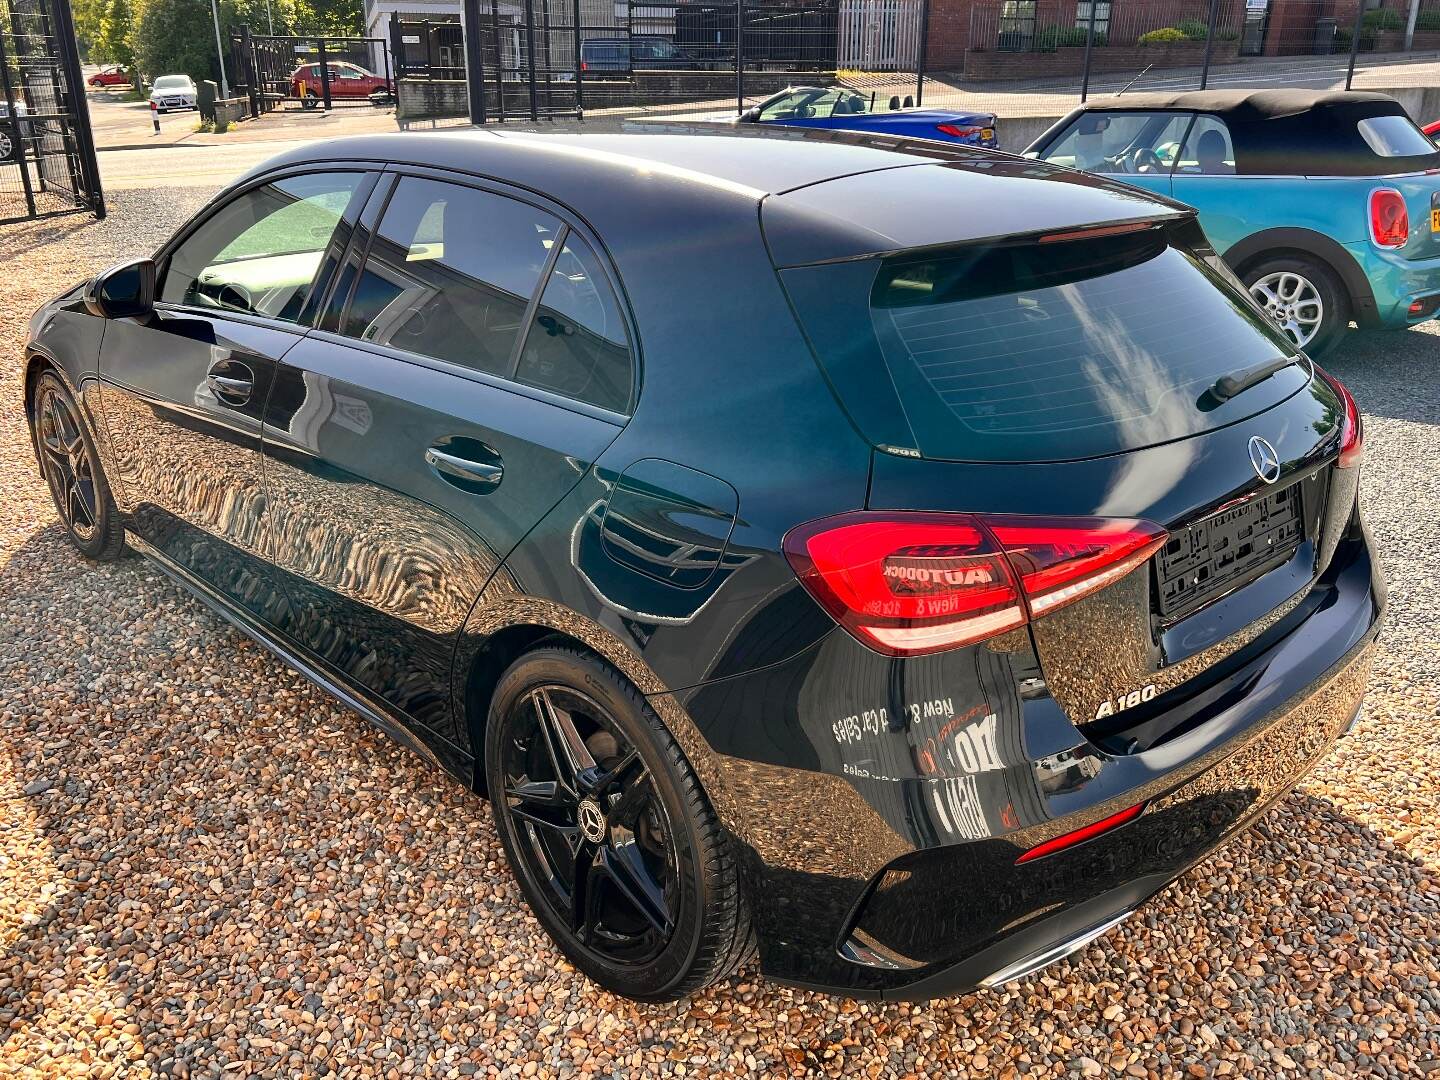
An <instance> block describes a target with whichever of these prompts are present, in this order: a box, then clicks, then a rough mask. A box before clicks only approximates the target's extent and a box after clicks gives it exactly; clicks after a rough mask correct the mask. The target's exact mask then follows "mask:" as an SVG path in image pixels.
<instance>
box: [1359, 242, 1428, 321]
mask: <svg viewBox="0 0 1440 1080" xmlns="http://www.w3.org/2000/svg"><path fill="white" fill-rule="evenodd" d="M1346 247H1347V249H1348V250H1349V252H1350V254H1351V255H1353V256H1354V257H1355V261H1356V262H1357V263H1359V264H1360V268H1361V270H1363V271H1364V273H1365V276H1366V278H1367V279H1369V282H1370V289H1371V291H1372V292H1373V293H1374V296H1375V315H1374V320H1375V325H1376V326H1378V327H1380V328H1383V329H1390V330H1402V329H1404V328H1405V327H1407V326H1414V325H1416V324H1418V323H1422V322H1425V321H1427V320H1429V319H1433V318H1434V317H1435V315H1436V312H1437V310H1440V256H1436V257H1434V258H1429V259H1406V258H1403V257H1401V256H1400V255H1398V254H1396V253H1394V252H1388V251H1380V250H1378V249H1376V248H1375V247H1374V245H1372V244H1369V243H1361V244H1348V245H1346ZM1417 302H1419V303H1420V305H1421V310H1420V311H1419V312H1417V313H1416V314H1415V315H1411V314H1410V305H1411V304H1414V303H1417Z"/></svg>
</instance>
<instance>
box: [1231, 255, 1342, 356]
mask: <svg viewBox="0 0 1440 1080" xmlns="http://www.w3.org/2000/svg"><path fill="white" fill-rule="evenodd" d="M1250 295H1251V296H1253V297H1254V298H1255V302H1256V303H1258V304H1259V305H1260V306H1261V307H1262V308H1264V309H1265V314H1267V315H1269V316H1270V318H1271V319H1273V320H1274V321H1275V325H1276V326H1278V327H1279V328H1280V329H1281V330H1282V331H1284V333H1285V335H1286V336H1287V337H1288V338H1289V339H1290V340H1291V341H1292V342H1294V343H1295V346H1296V348H1300V349H1303V348H1305V346H1307V345H1309V344H1310V342H1312V341H1313V340H1315V335H1316V334H1317V333H1319V331H1320V327H1321V324H1322V323H1323V322H1324V321H1325V301H1324V300H1323V299H1322V297H1321V296H1320V290H1319V289H1317V288H1316V287H1315V284H1314V282H1312V281H1310V280H1309V279H1308V278H1305V277H1302V276H1301V275H1299V274H1297V273H1295V272H1294V271H1291V270H1280V271H1276V272H1275V273H1271V274H1266V275H1265V276H1264V277H1262V278H1258V279H1257V280H1255V281H1254V282H1252V283H1251V285H1250Z"/></svg>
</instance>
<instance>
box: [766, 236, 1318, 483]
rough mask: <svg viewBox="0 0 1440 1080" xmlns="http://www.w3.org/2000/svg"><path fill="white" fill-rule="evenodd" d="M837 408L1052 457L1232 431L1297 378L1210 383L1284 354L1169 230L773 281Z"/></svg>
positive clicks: (916, 431)
mask: <svg viewBox="0 0 1440 1080" xmlns="http://www.w3.org/2000/svg"><path fill="white" fill-rule="evenodd" d="M782 277H783V279H784V281H785V284H786V288H787V289H788V290H789V292H790V294H791V296H792V299H793V300H794V301H795V304H796V307H797V309H798V311H799V313H800V316H801V321H802V322H803V323H804V325H805V328H806V331H807V333H808V334H809V335H810V338H811V340H812V343H813V344H814V345H815V347H816V350H817V353H818V356H819V359H820V362H821V364H822V366H823V367H824V368H825V370H826V373H827V375H829V377H830V379H831V382H832V384H833V385H834V386H835V387H836V390H837V392H838V393H839V395H840V397H841V399H842V401H843V402H844V404H845V405H846V406H847V408H849V410H850V411H851V413H852V414H853V415H854V416H855V418H856V422H857V423H858V424H859V425H860V427H861V428H862V430H864V431H865V432H866V434H867V435H868V436H869V437H870V438H871V440H872V441H873V442H875V443H876V444H877V445H889V446H894V447H898V448H902V449H914V450H918V451H919V452H920V453H921V454H922V455H923V456H925V457H931V458H945V459H955V460H971V461H1059V460H1073V459H1076V458H1086V457H1099V456H1102V455H1105V454H1113V453H1117V452H1120V451H1124V450H1130V449H1136V448H1139V447H1143V446H1151V445H1154V444H1156V443H1161V442H1168V441H1170V440H1173V439H1178V438H1183V437H1185V436H1188V435H1193V434H1197V433H1199V432H1202V431H1206V430H1210V429H1212V428H1215V427H1219V426H1221V425H1223V424H1227V423H1232V422H1234V421H1235V420H1238V419H1241V418H1243V417H1245V416H1249V415H1253V414H1254V413H1256V412H1259V411H1261V410H1262V409H1265V408H1268V407H1270V406H1271V405H1273V404H1275V403H1276V402H1278V401H1280V400H1282V399H1283V398H1285V397H1288V396H1289V395H1290V394H1291V393H1293V392H1294V391H1295V390H1297V389H1299V387H1300V386H1303V385H1304V384H1305V382H1306V381H1308V377H1309V373H1308V369H1307V368H1306V367H1305V366H1304V365H1297V366H1295V367H1292V368H1288V369H1284V370H1282V371H1281V372H1279V373H1278V374H1276V375H1273V376H1272V377H1270V378H1268V379H1266V380H1264V381H1263V382H1260V383H1257V384H1256V385H1254V386H1252V387H1251V388H1249V389H1247V390H1245V391H1244V392H1242V393H1240V394H1239V395H1237V396H1236V397H1234V398H1231V399H1229V400H1223V401H1222V400H1220V399H1219V398H1218V397H1216V395H1215V394H1214V393H1212V392H1211V390H1210V388H1211V387H1212V386H1213V385H1214V383H1215V382H1216V380H1217V379H1219V378H1220V377H1222V376H1224V375H1231V374H1235V373H1236V372H1240V371H1244V370H1247V369H1250V368H1253V367H1255V366H1257V365H1261V364H1264V363H1265V362H1267V361H1270V360H1274V359H1276V358H1279V357H1283V356H1286V355H1289V354H1291V353H1292V352H1293V350H1292V349H1291V348H1289V346H1288V342H1287V341H1286V340H1285V339H1284V338H1282V337H1280V335H1279V334H1277V333H1276V332H1275V331H1273V330H1271V329H1270V327H1269V326H1268V325H1266V324H1265V323H1264V322H1263V321H1262V320H1261V319H1260V318H1259V316H1258V315H1257V314H1256V313H1255V312H1254V310H1253V309H1252V308H1251V307H1249V305H1248V304H1247V302H1246V301H1245V300H1244V299H1243V298H1242V297H1241V296H1240V295H1239V294H1238V293H1237V292H1236V291H1235V290H1234V288H1233V287H1232V286H1231V285H1230V284H1229V283H1228V282H1226V281H1225V280H1224V279H1222V278H1221V277H1220V276H1219V275H1218V274H1217V273H1216V272H1215V271H1214V270H1213V269H1211V268H1210V267H1209V266H1207V265H1206V264H1205V262H1204V261H1203V260H1201V259H1200V258H1198V257H1197V256H1195V255H1193V254H1191V253H1189V252H1188V251H1185V250H1183V249H1181V248H1179V247H1175V246H1172V245H1171V244H1170V243H1169V242H1168V240H1167V235H1166V231H1165V230H1164V229H1157V228H1151V229H1146V230H1144V231H1143V232H1139V233H1129V234H1126V235H1119V236H1109V237H1103V238H1098V239H1097V238H1089V239H1080V240H1069V241H1064V240H1062V241H1060V242H1056V243H1035V242H1027V243H1007V244H1001V245H991V246H976V247H970V248H965V249H960V250H955V251H953V252H951V253H948V254H946V255H944V256H943V257H934V256H931V257H925V258H914V257H909V258H905V257H902V258H893V257H892V258H890V259H870V260H862V261H852V262H847V263H835V264H830V265H822V266H810V267H800V268H797V269H792V270H787V271H784V273H783V274H782Z"/></svg>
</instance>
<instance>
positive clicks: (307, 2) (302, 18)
mask: <svg viewBox="0 0 1440 1080" xmlns="http://www.w3.org/2000/svg"><path fill="white" fill-rule="evenodd" d="M295 9H296V10H295V23H296V32H297V33H300V34H318V35H321V36H325V37H357V36H360V35H363V34H364V33H365V13H364V4H363V3H362V0H295Z"/></svg>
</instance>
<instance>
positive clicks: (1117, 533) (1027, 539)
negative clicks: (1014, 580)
mask: <svg viewBox="0 0 1440 1080" xmlns="http://www.w3.org/2000/svg"><path fill="white" fill-rule="evenodd" d="M985 524H986V525H987V526H989V528H990V531H991V532H992V533H993V534H994V535H995V539H996V540H997V541H999V544H1000V547H1001V548H1002V549H1003V550H1004V552H1005V554H1006V555H1008V556H1009V558H1010V564H1011V565H1012V566H1014V567H1015V570H1016V572H1018V573H1019V575H1020V581H1021V586H1022V587H1023V589H1024V591H1025V598H1026V600H1027V601H1028V602H1029V605H1030V614H1031V616H1032V617H1039V616H1041V615H1044V614H1046V613H1047V612H1050V611H1054V610H1055V609H1057V608H1062V607H1064V606H1065V605H1066V604H1071V603H1074V602H1075V601H1076V600H1079V599H1080V598H1081V597H1082V596H1088V595H1089V594H1090V593H1092V592H1095V591H1096V590H1098V589H1103V588H1104V587H1105V586H1106V585H1109V584H1110V583H1111V582H1114V581H1119V580H1120V579H1121V578H1122V577H1124V576H1125V575H1126V574H1128V573H1130V571H1131V570H1134V569H1135V568H1136V567H1137V566H1139V565H1141V564H1142V563H1144V562H1146V561H1148V560H1149V558H1150V556H1152V555H1154V554H1155V552H1157V551H1159V550H1160V546H1161V545H1162V544H1164V543H1165V537H1166V533H1165V530H1164V529H1162V528H1160V526H1158V525H1152V524H1151V523H1150V522H1148V521H1135V520H1131V519H1117V518H1072V519H1058V520H1050V519H1044V518H1040V519H1036V518H1024V517H986V518H985Z"/></svg>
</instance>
